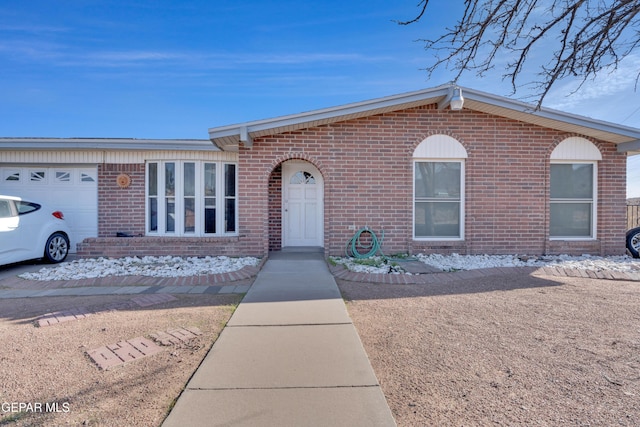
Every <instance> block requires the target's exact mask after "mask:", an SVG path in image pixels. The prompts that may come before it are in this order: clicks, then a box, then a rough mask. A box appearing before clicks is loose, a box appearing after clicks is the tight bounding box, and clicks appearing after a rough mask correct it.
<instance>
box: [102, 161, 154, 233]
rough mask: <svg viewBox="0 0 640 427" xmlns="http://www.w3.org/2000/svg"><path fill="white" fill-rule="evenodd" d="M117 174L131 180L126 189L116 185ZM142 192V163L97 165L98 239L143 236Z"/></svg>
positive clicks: (143, 210) (143, 183) (143, 212)
mask: <svg viewBox="0 0 640 427" xmlns="http://www.w3.org/2000/svg"><path fill="white" fill-rule="evenodd" d="M120 174H126V175H128V176H129V177H130V178H131V184H130V185H129V186H128V187H126V188H121V187H120V186H119V185H118V182H117V178H118V176H119V175H120ZM144 193H145V181H144V164H126V165H124V164H101V165H98V237H115V236H116V233H118V232H123V233H128V234H130V235H144V231H145V230H144V214H145V200H144Z"/></svg>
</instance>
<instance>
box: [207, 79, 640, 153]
mask: <svg viewBox="0 0 640 427" xmlns="http://www.w3.org/2000/svg"><path fill="white" fill-rule="evenodd" d="M458 87H460V89H461V90H462V94H463V96H464V97H465V99H466V100H468V101H475V102H476V103H479V104H485V105H487V106H488V108H494V109H496V110H498V111H499V110H500V109H502V110H503V111H502V115H504V116H505V117H509V113H508V111H513V112H514V114H518V115H519V117H518V119H517V120H520V121H524V122H526V121H527V118H526V116H530V117H531V123H536V124H538V125H541V126H547V127H550V128H554V124H553V122H556V123H558V124H563V125H569V126H570V127H575V131H576V133H582V132H580V130H581V129H582V130H587V129H590V130H595V131H598V132H601V133H609V134H612V135H616V136H618V137H622V139H628V140H629V141H633V140H636V139H640V129H636V128H632V127H627V126H622V125H618V124H615V123H610V122H605V121H601V120H595V119H592V118H589V117H585V116H579V115H575V114H570V113H565V112H562V111H558V110H553V109H550V108H546V107H542V108H539V109H536V107H535V106H534V105H532V104H528V103H525V102H521V101H516V100H512V99H509V98H505V97H503V96H498V95H493V94H489V93H486V92H482V91H478V90H475V89H470V88H467V87H463V86H458ZM452 88H453V86H452V85H450V84H446V85H441V86H437V87H435V88H431V89H423V90H419V91H415V92H408V93H403V94H399V95H392V96H388V97H384V98H378V99H373V100H369V101H362V102H356V103H352V104H346V105H342V106H337V107H332V108H325V109H320V110H314V111H309V112H304V113H299V114H292V115H288V116H281V117H275V118H271V119H264V120H256V121H251V122H246V123H239V124H234V125H227V126H221V127H215V128H210V129H209V137H210V139H211V141H212V142H214V143H216V144H217V142H223V141H224V140H226V143H227V144H229V143H230V142H231V141H235V142H234V143H235V144H237V143H239V142H240V136H241V134H242V133H243V131H244V132H246V135H247V136H250V137H256V136H259V135H260V133H261V132H262V134H263V135H264V131H269V130H279V129H286V128H297V129H300V128H303V127H304V126H305V124H312V123H314V122H322V121H325V122H337V121H340V118H342V117H345V118H347V117H353V116H358V117H365V116H367V115H369V114H368V113H370V114H371V115H373V114H377V112H379V111H383V110H387V111H394V110H398V109H403V108H405V106H410V105H413V106H415V105H417V104H419V103H420V102H421V101H425V102H429V103H432V102H435V103H437V104H438V107H439V108H441V109H442V108H445V107H446V106H447V102H448V100H449V99H450V95H451V89H452ZM464 108H468V107H467V106H465V107H464ZM494 114H500V113H499V112H497V113H494ZM521 114H524V115H525V116H524V117H523V116H521ZM534 118H536V119H537V120H536V119H534ZM541 121H544V122H546V123H544V124H541V123H540V122H541ZM555 127H558V125H556V126H555ZM565 127H566V126H565ZM244 129H246V130H244ZM618 139H621V138H618Z"/></svg>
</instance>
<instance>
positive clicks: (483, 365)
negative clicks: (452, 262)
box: [339, 276, 640, 426]
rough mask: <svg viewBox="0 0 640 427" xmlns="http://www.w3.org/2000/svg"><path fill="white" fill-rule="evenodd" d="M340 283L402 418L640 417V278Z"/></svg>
mask: <svg viewBox="0 0 640 427" xmlns="http://www.w3.org/2000/svg"><path fill="white" fill-rule="evenodd" d="M339 284H340V287H341V289H342V291H343V294H344V295H345V297H346V298H347V299H348V303H347V307H348V310H349V313H350V315H351V317H352V319H353V321H354V323H355V325H356V328H357V329H358V332H359V334H360V337H361V339H362V341H363V344H364V346H365V348H366V351H367V353H368V355H369V358H370V359H371V362H372V365H373V368H374V370H375V372H376V374H377V376H378V379H379V381H380V383H381V385H382V389H383V391H384V393H385V395H386V397H387V400H388V402H389V405H390V407H391V410H392V412H393V414H394V417H395V418H396V421H397V423H398V425H399V426H523V425H527V426H618V425H620V426H638V425H640V283H631V282H619V281H605V280H591V279H575V278H557V277H553V278H550V277H531V276H518V277H508V276H495V277H485V278H483V279H480V280H466V281H454V282H452V283H447V284H442V285H437V286H433V285H420V286H403V285H374V284H358V283H349V282H341V283H339Z"/></svg>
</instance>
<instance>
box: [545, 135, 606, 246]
mask: <svg viewBox="0 0 640 427" xmlns="http://www.w3.org/2000/svg"><path fill="white" fill-rule="evenodd" d="M599 160H602V154H601V153H600V150H598V148H597V147H596V146H595V145H594V144H593V143H592V142H591V141H589V140H587V139H585V138H581V137H570V138H567V139H565V140H563V141H562V142H561V143H560V144H558V146H557V147H556V148H555V149H554V150H553V152H552V153H551V165H550V180H549V185H550V188H549V194H550V197H549V238H551V239H557V240H561V239H568V240H572V239H575V240H580V239H595V238H596V237H597V236H596V231H597V227H596V224H597V216H596V213H597V190H596V189H597V187H598V186H597V182H598V181H597V176H598V161H599Z"/></svg>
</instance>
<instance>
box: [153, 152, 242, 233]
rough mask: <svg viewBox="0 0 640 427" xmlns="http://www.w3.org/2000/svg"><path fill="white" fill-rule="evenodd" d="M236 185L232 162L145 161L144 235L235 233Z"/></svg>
mask: <svg viewBox="0 0 640 427" xmlns="http://www.w3.org/2000/svg"><path fill="white" fill-rule="evenodd" d="M237 186H238V184H237V166H236V164H234V163H226V162H206V161H173V160H171V161H150V162H147V186H146V192H147V206H146V212H147V214H146V229H147V234H148V235H169V236H171V235H173V236H205V235H235V234H237V229H236V224H237V214H238V213H237V209H236V206H237V201H236V194H237Z"/></svg>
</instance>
